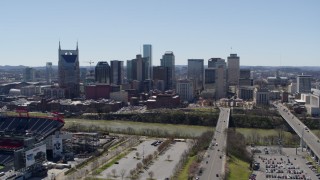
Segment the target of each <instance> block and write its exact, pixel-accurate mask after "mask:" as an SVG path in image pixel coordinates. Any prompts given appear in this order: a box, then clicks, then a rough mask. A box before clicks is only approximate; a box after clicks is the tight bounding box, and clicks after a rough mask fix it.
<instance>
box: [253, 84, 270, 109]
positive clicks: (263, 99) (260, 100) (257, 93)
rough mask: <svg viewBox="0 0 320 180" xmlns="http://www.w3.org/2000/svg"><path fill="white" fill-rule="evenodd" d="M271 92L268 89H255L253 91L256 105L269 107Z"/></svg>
mask: <svg viewBox="0 0 320 180" xmlns="http://www.w3.org/2000/svg"><path fill="white" fill-rule="evenodd" d="M269 95H270V92H269V91H268V89H266V88H255V89H254V91H253V102H254V103H255V104H256V105H268V104H269V100H270V99H269Z"/></svg>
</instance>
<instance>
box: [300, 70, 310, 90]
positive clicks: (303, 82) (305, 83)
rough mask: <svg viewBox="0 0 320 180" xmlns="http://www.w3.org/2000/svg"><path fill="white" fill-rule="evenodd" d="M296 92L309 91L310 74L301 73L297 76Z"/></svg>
mask: <svg viewBox="0 0 320 180" xmlns="http://www.w3.org/2000/svg"><path fill="white" fill-rule="evenodd" d="M297 92H298V93H310V92H311V76H310V75H303V74H302V75H298V76H297Z"/></svg>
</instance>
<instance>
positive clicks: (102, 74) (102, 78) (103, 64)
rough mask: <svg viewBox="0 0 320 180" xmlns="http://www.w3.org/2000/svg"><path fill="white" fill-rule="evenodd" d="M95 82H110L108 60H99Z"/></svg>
mask: <svg viewBox="0 0 320 180" xmlns="http://www.w3.org/2000/svg"><path fill="white" fill-rule="evenodd" d="M94 76H95V78H94V79H95V82H96V83H103V84H110V66H109V64H108V62H107V61H99V62H98V63H97V65H96V67H95V75H94Z"/></svg>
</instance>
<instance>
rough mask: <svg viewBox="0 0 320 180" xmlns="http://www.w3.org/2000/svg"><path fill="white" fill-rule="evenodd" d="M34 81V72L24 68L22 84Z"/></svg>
mask: <svg viewBox="0 0 320 180" xmlns="http://www.w3.org/2000/svg"><path fill="white" fill-rule="evenodd" d="M34 80H35V70H34V69H33V68H31V67H26V68H25V69H24V72H23V81H24V82H33V81H34Z"/></svg>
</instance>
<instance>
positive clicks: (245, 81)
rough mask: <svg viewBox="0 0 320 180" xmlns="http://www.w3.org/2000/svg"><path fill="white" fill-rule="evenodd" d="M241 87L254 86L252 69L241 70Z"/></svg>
mask: <svg viewBox="0 0 320 180" xmlns="http://www.w3.org/2000/svg"><path fill="white" fill-rule="evenodd" d="M239 86H253V79H252V78H251V71H250V69H240V78H239Z"/></svg>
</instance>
